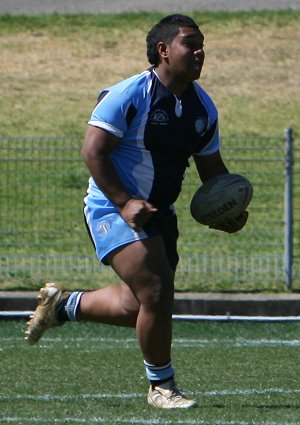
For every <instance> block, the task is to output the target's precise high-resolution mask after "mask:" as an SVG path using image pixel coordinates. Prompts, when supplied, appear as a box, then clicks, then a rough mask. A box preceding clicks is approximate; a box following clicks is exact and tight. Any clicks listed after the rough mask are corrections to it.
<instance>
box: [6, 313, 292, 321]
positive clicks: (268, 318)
mask: <svg viewBox="0 0 300 425" xmlns="http://www.w3.org/2000/svg"><path fill="white" fill-rule="evenodd" d="M33 313H34V312H33V311H0V319H1V318H7V319H9V318H14V317H15V318H16V319H18V318H20V319H21V318H24V319H26V318H28V317H29V316H31V315H32V314H33ZM172 317H173V320H184V321H212V322H224V321H232V322H300V316H237V315H230V314H227V315H204V314H203V315H201V314H198V315H197V314H173V316H172Z"/></svg>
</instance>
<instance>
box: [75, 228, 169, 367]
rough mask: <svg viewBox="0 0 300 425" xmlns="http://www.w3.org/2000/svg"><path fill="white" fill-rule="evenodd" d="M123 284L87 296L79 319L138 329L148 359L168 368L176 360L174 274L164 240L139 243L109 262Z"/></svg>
mask: <svg viewBox="0 0 300 425" xmlns="http://www.w3.org/2000/svg"><path fill="white" fill-rule="evenodd" d="M108 261H109V262H110V264H111V266H112V267H113V269H114V270H115V271H116V273H117V274H118V275H119V277H120V278H121V280H122V281H123V282H126V284H125V283H122V284H121V286H119V287H118V286H109V287H107V288H104V289H99V290H97V291H93V292H88V293H84V294H83V296H82V299H81V303H80V313H79V314H80V318H81V319H83V320H84V319H85V320H92V321H96V322H101V323H108V324H113V325H118V326H129V327H136V332H137V338H138V341H139V344H140V346H141V350H142V352H143V356H144V359H145V360H146V361H148V362H149V363H152V364H155V365H164V364H166V363H168V362H169V361H170V358H171V353H170V351H171V340H172V310H173V298H174V272H173V271H172V270H171V269H170V267H169V263H168V261H167V258H166V255H165V249H164V243H163V241H162V239H161V237H160V236H156V237H153V238H149V239H145V240H142V241H136V242H133V243H131V244H128V245H126V246H125V247H123V248H120V249H119V250H116V251H114V252H113V253H112V254H111V255H110V256H109V258H108Z"/></svg>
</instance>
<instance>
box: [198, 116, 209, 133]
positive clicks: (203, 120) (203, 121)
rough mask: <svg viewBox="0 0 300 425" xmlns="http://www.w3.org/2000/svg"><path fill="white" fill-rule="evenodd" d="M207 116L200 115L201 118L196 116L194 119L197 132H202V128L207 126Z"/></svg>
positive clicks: (204, 128)
mask: <svg viewBox="0 0 300 425" xmlns="http://www.w3.org/2000/svg"><path fill="white" fill-rule="evenodd" d="M207 124H208V122H207V118H204V117H201V118H197V119H196V121H195V130H196V133H197V134H199V135H200V134H202V133H203V132H204V130H206V128H207Z"/></svg>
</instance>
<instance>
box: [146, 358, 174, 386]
mask: <svg viewBox="0 0 300 425" xmlns="http://www.w3.org/2000/svg"><path fill="white" fill-rule="evenodd" d="M144 365H145V366H146V375H147V378H148V379H149V381H163V380H167V379H168V378H170V379H171V378H172V377H173V376H174V369H173V368H172V362H171V361H170V362H169V363H167V364H165V365H163V366H155V365H153V364H151V363H148V362H146V360H144Z"/></svg>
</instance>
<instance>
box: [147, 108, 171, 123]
mask: <svg viewBox="0 0 300 425" xmlns="http://www.w3.org/2000/svg"><path fill="white" fill-rule="evenodd" d="M150 121H151V123H152V124H158V125H167V124H168V122H169V117H168V114H167V113H166V111H164V110H162V109H156V110H155V111H153V112H152V114H151V115H150Z"/></svg>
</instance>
